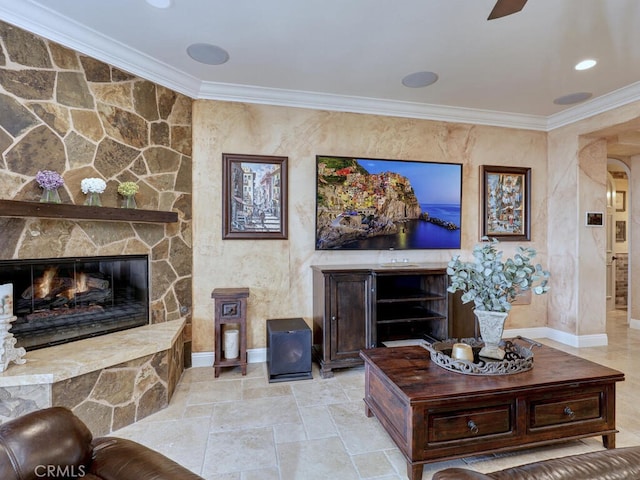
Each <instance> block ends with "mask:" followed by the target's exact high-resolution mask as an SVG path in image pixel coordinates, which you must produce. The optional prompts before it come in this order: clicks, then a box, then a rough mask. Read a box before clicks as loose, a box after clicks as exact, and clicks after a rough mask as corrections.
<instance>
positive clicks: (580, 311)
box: [547, 102, 640, 335]
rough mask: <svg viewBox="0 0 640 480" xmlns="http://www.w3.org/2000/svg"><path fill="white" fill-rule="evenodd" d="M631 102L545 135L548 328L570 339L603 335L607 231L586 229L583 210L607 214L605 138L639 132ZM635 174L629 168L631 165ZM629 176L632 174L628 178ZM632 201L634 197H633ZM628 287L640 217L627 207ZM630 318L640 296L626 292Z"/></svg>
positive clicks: (635, 274) (633, 271)
mask: <svg viewBox="0 0 640 480" xmlns="http://www.w3.org/2000/svg"><path fill="white" fill-rule="evenodd" d="M639 106H640V102H635V103H631V104H628V105H625V106H623V107H619V108H617V109H615V110H610V111H608V112H605V113H602V114H599V115H595V116H593V117H591V118H588V119H586V120H582V121H579V122H575V123H572V124H570V125H567V126H565V127H561V128H557V129H555V130H552V131H551V132H549V134H548V137H549V161H548V165H549V166H548V169H549V172H548V180H547V181H548V193H549V212H550V214H549V228H548V231H549V235H548V250H549V255H550V256H549V263H550V265H551V266H552V268H553V270H552V271H553V290H552V291H550V292H549V312H548V324H549V327H551V328H554V329H556V330H559V331H562V332H567V333H570V334H573V335H593V334H603V333H605V318H606V302H605V294H606V286H605V265H606V258H605V242H606V236H605V233H606V231H605V229H604V228H593V227H587V226H585V214H586V212H587V211H592V212H605V211H606V170H607V152H606V142H605V140H604V139H605V138H606V137H607V136H610V135H616V133H617V132H620V131H625V130H627V129H629V128H635V129H637V128H639V127H640V119H639V118H638V107H639ZM632 172H633V164H632ZM632 178H633V175H632ZM629 190H630V196H631V200H630V201H631V202H637V200H635V201H634V200H633V199H634V198H636V197H637V196H633V195H631V193H632V192H633V190H634V188H633V184H632V185H631V186H630V188H629ZM629 208H630V211H629V238H630V243H629V248H630V252H629V254H630V256H629V259H630V262H631V264H632V269H631V278H630V286H631V285H633V284H634V279H636V280H640V277H639V276H640V273H638V272H639V270H638V269H637V268H633V250H634V245H633V239H634V238H640V219H639V218H638V215H637V213H636V211H637V208H635V206H634V204H633V203H630V205H629ZM629 295H630V308H631V318H632V319H634V318H635V319H636V320H637V319H639V318H640V313H639V312H640V298H637V295H636V296H634V294H633V289H632V288H630V290H629Z"/></svg>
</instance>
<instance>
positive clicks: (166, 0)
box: [146, 0, 172, 8]
mask: <svg viewBox="0 0 640 480" xmlns="http://www.w3.org/2000/svg"><path fill="white" fill-rule="evenodd" d="M146 2H147V3H148V4H149V5H151V6H152V7H156V8H169V7H170V6H171V3H172V0H146Z"/></svg>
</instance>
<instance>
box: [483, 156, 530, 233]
mask: <svg viewBox="0 0 640 480" xmlns="http://www.w3.org/2000/svg"><path fill="white" fill-rule="evenodd" d="M481 168H482V175H481V178H482V188H481V192H482V202H481V204H482V207H481V208H482V235H481V236H483V237H485V236H486V237H495V238H498V239H499V240H501V241H509V240H514V241H515V240H517V241H522V240H530V239H531V224H530V211H529V210H530V199H531V169H530V168H520V167H502V166H500V167H498V166H490V165H483V166H482V167H481Z"/></svg>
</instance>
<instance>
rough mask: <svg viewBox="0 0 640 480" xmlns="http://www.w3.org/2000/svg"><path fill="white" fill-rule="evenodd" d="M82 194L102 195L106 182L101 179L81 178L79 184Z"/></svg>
mask: <svg viewBox="0 0 640 480" xmlns="http://www.w3.org/2000/svg"><path fill="white" fill-rule="evenodd" d="M80 188H81V189H82V193H84V194H87V193H102V192H104V189H105V188H107V182H105V181H104V180H103V179H101V178H83V179H82V181H81V182H80Z"/></svg>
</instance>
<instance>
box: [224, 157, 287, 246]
mask: <svg viewBox="0 0 640 480" xmlns="http://www.w3.org/2000/svg"><path fill="white" fill-rule="evenodd" d="M287 161H288V157H276V156H267V155H241V154H231V153H223V154H222V238H223V239H254V240H267V239H286V238H287V233H288V232H287V228H288V215H287V213H288V212H287Z"/></svg>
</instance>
